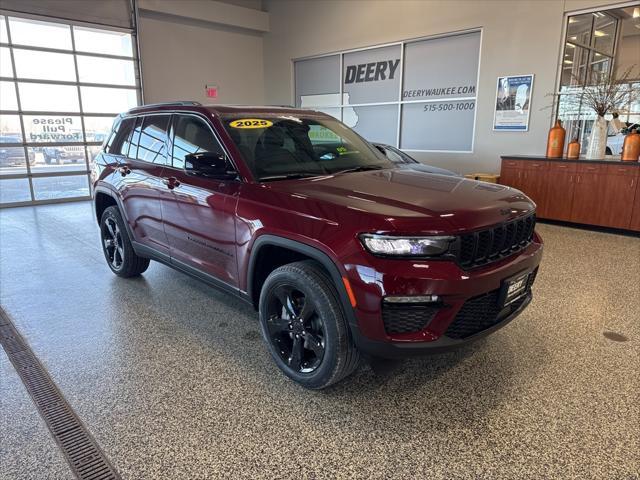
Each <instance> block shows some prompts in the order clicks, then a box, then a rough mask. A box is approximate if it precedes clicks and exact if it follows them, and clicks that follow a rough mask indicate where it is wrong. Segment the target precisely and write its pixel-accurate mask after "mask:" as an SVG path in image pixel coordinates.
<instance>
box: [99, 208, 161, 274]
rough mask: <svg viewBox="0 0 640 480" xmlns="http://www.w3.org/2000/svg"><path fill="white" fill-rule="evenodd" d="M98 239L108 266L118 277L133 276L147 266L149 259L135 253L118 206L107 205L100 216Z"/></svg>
mask: <svg viewBox="0 0 640 480" xmlns="http://www.w3.org/2000/svg"><path fill="white" fill-rule="evenodd" d="M100 240H101V242H102V251H103V252H104V258H105V259H106V260H107V263H108V264H109V268H110V269H111V271H112V272H113V273H115V274H116V275H118V276H119V277H124V278H128V277H135V276H137V275H140V274H141V273H142V272H144V271H145V270H146V269H147V268H148V267H149V259H148V258H144V257H140V256H138V255H137V254H136V252H135V250H134V249H133V246H132V245H131V240H130V239H129V234H128V232H127V228H126V226H125V223H124V220H123V219H122V215H120V211H119V210H118V207H116V206H111V207H107V208H106V209H105V211H104V212H103V213H102V216H101V218H100Z"/></svg>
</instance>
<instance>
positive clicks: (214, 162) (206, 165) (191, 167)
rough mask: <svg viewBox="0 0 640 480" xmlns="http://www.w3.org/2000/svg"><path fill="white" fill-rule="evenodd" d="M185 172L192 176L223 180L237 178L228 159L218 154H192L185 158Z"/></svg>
mask: <svg viewBox="0 0 640 480" xmlns="http://www.w3.org/2000/svg"><path fill="white" fill-rule="evenodd" d="M184 171H185V172H186V173H188V174H190V175H202V176H204V177H210V178H218V179H221V180H225V179H232V178H236V176H237V173H236V172H235V171H233V169H232V168H231V165H230V164H229V162H228V161H227V158H226V157H225V156H224V155H223V154H220V153H216V152H201V153H190V154H188V155H185V157H184Z"/></svg>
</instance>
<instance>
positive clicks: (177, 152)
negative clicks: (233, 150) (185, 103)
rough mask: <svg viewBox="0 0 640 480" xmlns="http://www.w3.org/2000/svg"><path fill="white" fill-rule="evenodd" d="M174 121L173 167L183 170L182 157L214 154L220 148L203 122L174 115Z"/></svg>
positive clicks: (222, 152) (185, 116)
mask: <svg viewBox="0 0 640 480" xmlns="http://www.w3.org/2000/svg"><path fill="white" fill-rule="evenodd" d="M174 118H175V120H174V122H175V123H174V138H173V155H172V157H173V162H172V163H173V167H174V168H184V157H185V155H188V154H190V153H201V152H216V153H219V154H220V155H223V154H224V151H223V150H222V147H221V146H220V144H219V143H218V140H216V137H214V135H213V133H212V132H211V128H209V126H208V125H207V124H205V123H204V121H202V120H200V119H199V118H196V117H193V116H190V115H176V116H175V117H174Z"/></svg>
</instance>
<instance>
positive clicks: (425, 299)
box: [384, 295, 440, 303]
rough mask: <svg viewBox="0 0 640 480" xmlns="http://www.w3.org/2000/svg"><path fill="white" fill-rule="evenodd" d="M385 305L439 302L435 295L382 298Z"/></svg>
mask: <svg viewBox="0 0 640 480" xmlns="http://www.w3.org/2000/svg"><path fill="white" fill-rule="evenodd" d="M384 301H385V303H436V302H438V301H440V298H439V297H438V296H437V295H411V296H403V297H399V296H390V297H384Z"/></svg>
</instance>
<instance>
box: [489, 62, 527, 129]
mask: <svg viewBox="0 0 640 480" xmlns="http://www.w3.org/2000/svg"><path fill="white" fill-rule="evenodd" d="M532 89H533V74H531V75H513V76H507V77H498V84H497V89H496V107H495V110H494V114H493V129H494V130H496V131H502V132H505V131H506V132H526V131H527V130H529V113H530V112H531V108H530V107H531V90H532Z"/></svg>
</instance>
